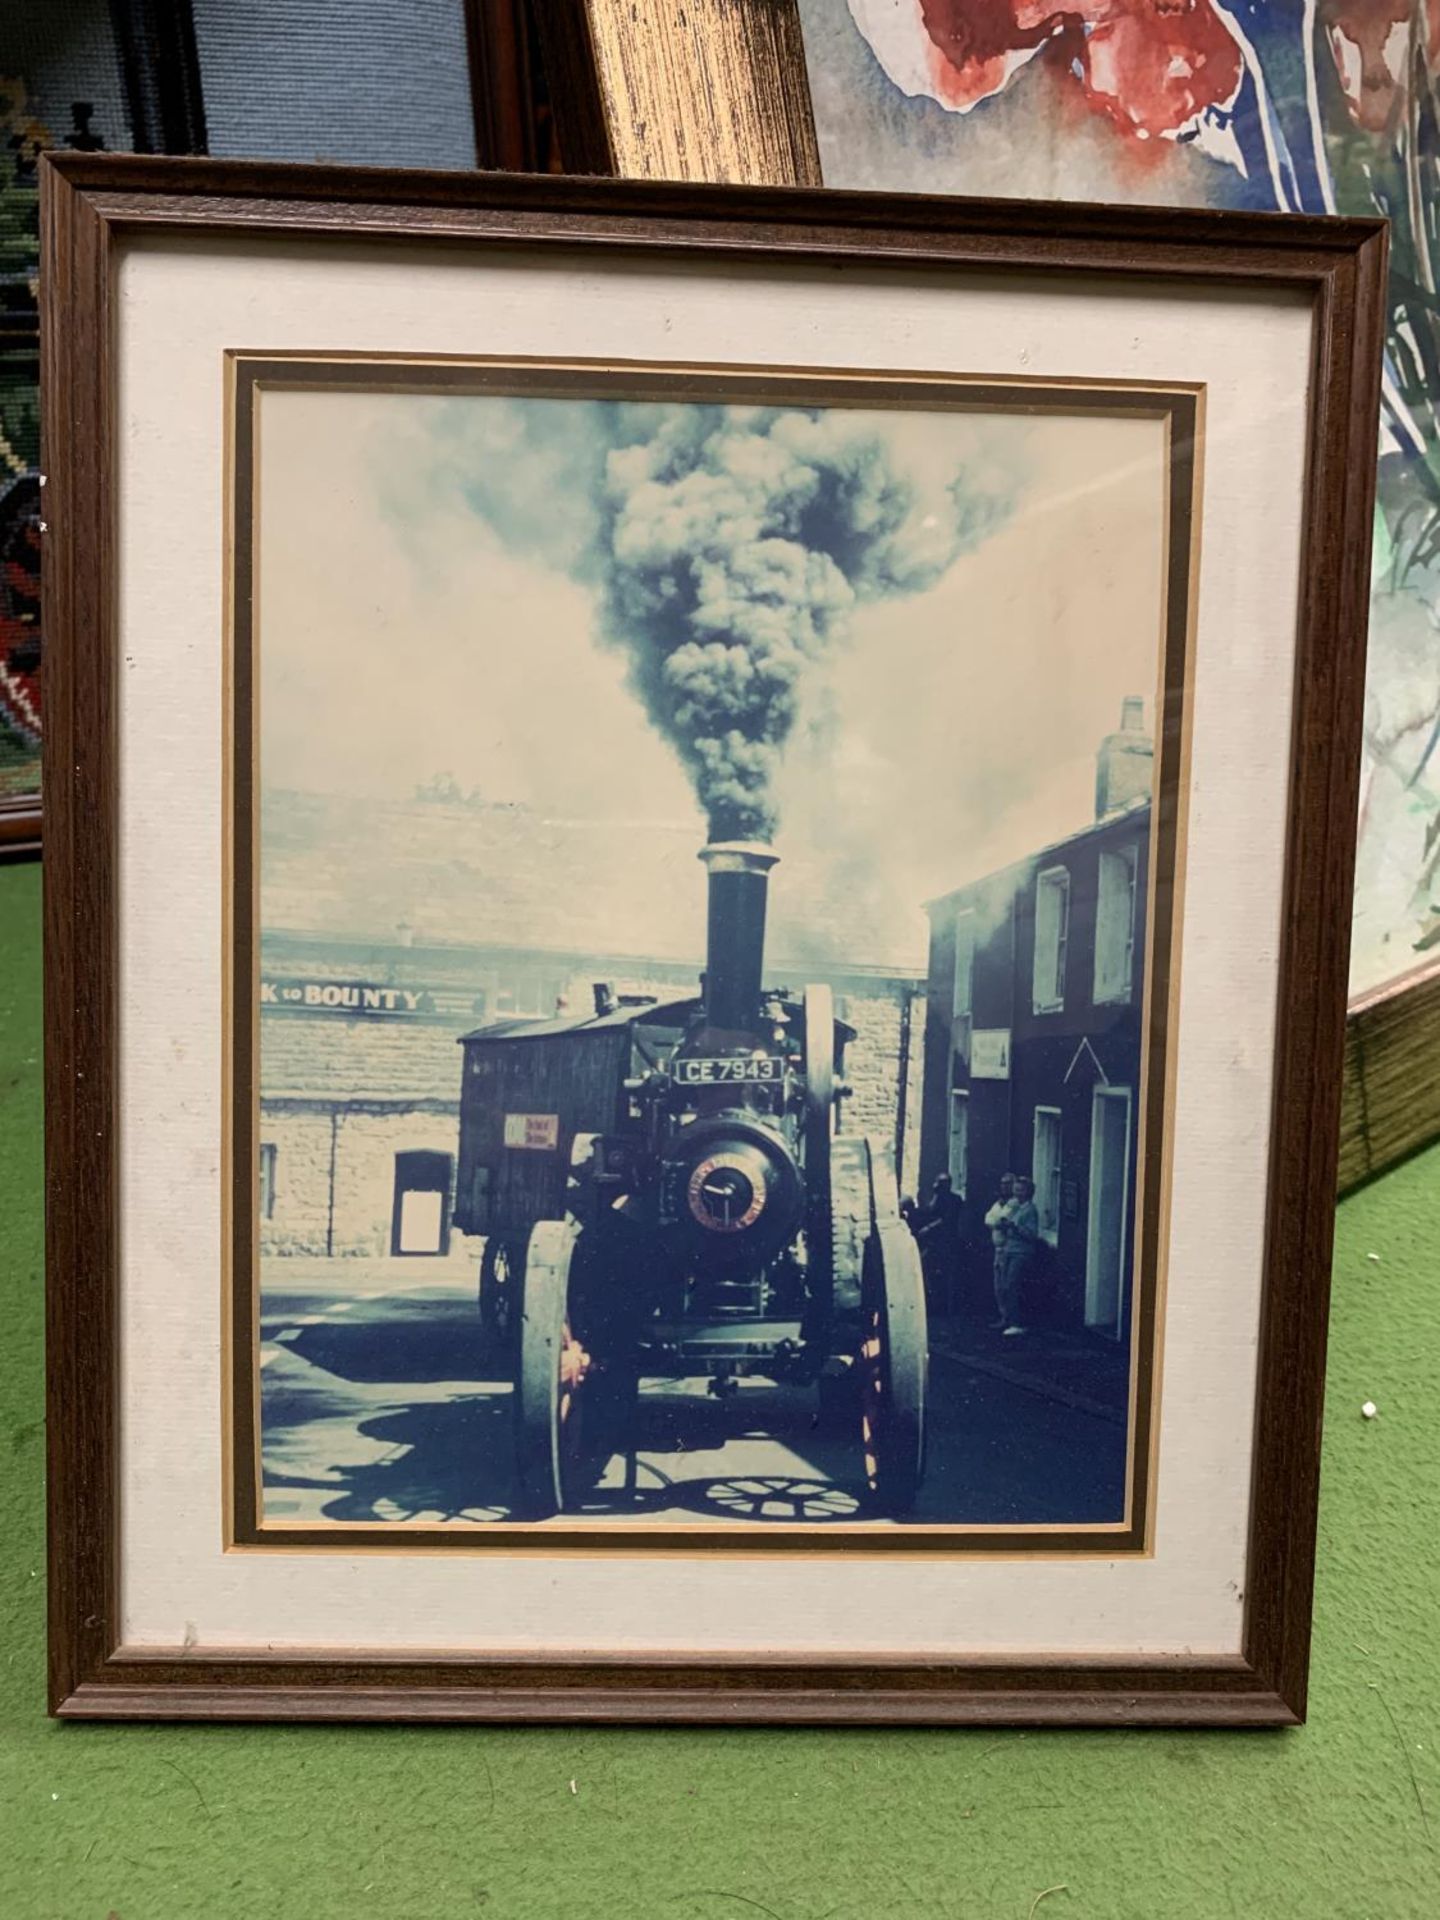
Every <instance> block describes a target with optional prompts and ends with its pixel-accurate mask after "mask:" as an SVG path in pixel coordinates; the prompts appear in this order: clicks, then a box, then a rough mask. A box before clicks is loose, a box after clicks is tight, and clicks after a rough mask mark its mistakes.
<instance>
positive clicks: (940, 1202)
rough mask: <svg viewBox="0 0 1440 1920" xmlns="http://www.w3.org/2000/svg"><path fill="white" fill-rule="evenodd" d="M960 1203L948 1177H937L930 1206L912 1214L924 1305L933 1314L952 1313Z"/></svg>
mask: <svg viewBox="0 0 1440 1920" xmlns="http://www.w3.org/2000/svg"><path fill="white" fill-rule="evenodd" d="M963 1212H964V1203H963V1202H962V1200H961V1198H960V1196H959V1194H958V1193H956V1191H955V1187H954V1183H953V1181H952V1180H951V1178H950V1176H949V1174H948V1173H937V1174H936V1176H935V1184H934V1185H933V1186H932V1187H931V1189H930V1204H929V1205H928V1206H926V1207H923V1208H921V1209H920V1210H919V1211H918V1212H916V1213H914V1214H913V1215H912V1217H911V1220H910V1230H911V1232H912V1233H913V1234H914V1235H915V1238H916V1240H917V1241H918V1242H919V1245H920V1262H921V1265H922V1266H923V1267H924V1269H925V1293H926V1302H927V1305H928V1306H929V1308H930V1311H931V1312H932V1313H935V1314H941V1313H944V1314H950V1313H953V1312H954V1311H955V1291H956V1286H957V1284H958V1281H959V1277H960V1220H961V1215H962V1214H963Z"/></svg>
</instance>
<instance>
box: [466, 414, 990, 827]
mask: <svg viewBox="0 0 1440 1920" xmlns="http://www.w3.org/2000/svg"><path fill="white" fill-rule="evenodd" d="M459 404H460V405H462V406H463V405H464V404H465V403H463V402H462V403H459ZM489 404H490V405H491V406H492V407H494V406H497V405H501V406H505V407H507V409H508V411H507V413H506V414H505V415H504V416H503V417H502V419H500V420H499V421H494V420H492V422H491V423H490V426H489V429H488V430H487V432H486V434H485V439H486V442H487V454H488V457H487V459H486V460H485V462H484V464H483V466H480V467H478V468H477V467H471V468H470V471H469V472H468V473H467V474H466V475H465V478H464V480H463V482H462V483H461V484H462V485H463V489H464V491H465V493H466V494H467V497H468V498H469V500H470V502H471V504H472V506H474V507H475V508H476V509H477V511H479V512H480V513H482V514H483V515H484V516H485V517H486V518H487V519H489V520H490V521H491V522H492V524H494V525H495V527H496V529H497V531H499V532H500V533H501V534H502V536H503V537H504V538H505V539H506V540H507V542H510V543H514V544H524V545H526V546H529V547H531V548H532V549H540V550H542V551H545V552H547V553H548V554H549V556H550V557H551V558H552V559H554V560H559V561H562V562H563V563H564V564H565V565H566V566H567V567H568V568H569V569H570V570H571V571H573V572H574V573H576V574H577V575H579V576H581V577H583V578H585V579H588V580H589V581H591V582H592V583H593V584H594V586H595V588H596V589H597V592H598V595H599V599H600V608H601V623H602V629H603V633H604V637H605V639H606V640H607V641H608V642H609V643H610V644H612V645H614V646H616V647H618V648H620V649H621V650H622V651H623V652H624V653H625V655H626V656H627V658H628V660H629V663H630V678H631V683H632V685H633V686H634V688H635V690H636V692H637V693H638V694H639V696H640V698H641V699H642V700H643V701H644V703H645V707H646V710H647V711H648V713H649V714H650V717H651V718H652V720H653V721H654V723H655V725H656V726H657V727H658V728H659V729H660V731H661V732H662V733H663V734H664V736H665V738H666V739H667V740H668V741H670V743H671V744H672V746H673V747H674V749H675V751H676V753H677V754H678V755H679V757H680V759H681V761H682V763H683V764H684V766H685V768H686V770H687V771H688V773H689V775H690V777H691V779H692V781H693V783H694V786H695V791H696V794H697V796H698V798H699V800H700V803H701V805H702V806H703V808H704V809H705V812H706V815H707V817H708V820H709V827H710V833H711V836H712V838H715V839H767V840H768V839H769V838H771V837H772V835H773V833H774V831H775V827H776V817H775V810H774V800H773V787H774V776H775V773H776V771H777V769H778V766H779V763H780V760H781V756H782V754H783V752H784V748H785V744H786V741H787V740H788V738H789V736H790V733H791V730H792V728H793V726H794V723H795V719H796V714H797V711H798V704H799V693H800V688H801V684H802V680H803V678H804V676H805V674H806V673H807V672H808V671H809V670H811V669H812V668H813V667H814V666H815V664H816V663H817V662H819V661H822V660H823V659H824V658H825V657H826V656H827V655H829V654H830V653H831V652H832V651H833V649H834V648H835V647H836V645H837V644H838V643H839V642H840V641H841V640H842V638H843V636H844V634H845V631H846V628H847V625H848V623H849V620H850V617H851V615H852V613H853V611H854V609H855V607H856V606H857V605H858V604H860V603H863V602H866V601H874V600H881V599H887V598H890V597H893V596H898V595H904V594H913V593H917V592H921V591H923V590H924V589H926V588H927V587H930V586H932V585H933V584H934V583H935V582H936V581H937V580H938V579H939V578H940V576H941V575H942V574H943V573H944V572H945V570H946V569H947V568H948V567H949V566H950V565H951V563H952V562H953V561H954V560H955V559H956V558H957V557H958V556H959V555H960V554H962V553H964V552H965V551H966V550H967V549H969V548H972V547H974V546H975V545H977V544H978V543H979V541H980V540H981V539H983V538H984V537H985V536H986V535H987V534H988V533H990V532H991V531H993V530H994V529H995V528H996V527H997V526H998V525H999V524H1000V522H1001V521H1003V520H1004V519H1005V517H1006V516H1007V515H1008V513H1009V510H1010V505H1011V493H1012V488H1011V484H1010V481H1009V479H1008V477H1007V476H1006V475H1005V474H1004V473H1003V472H999V471H997V470H996V468H995V466H994V465H993V463H988V462H986V461H985V460H984V459H982V458H980V457H979V456H978V454H977V448H976V441H975V437H974V432H973V426H972V423H971V422H969V421H967V420H966V419H964V418H963V417H961V416H956V415H945V416H940V415H935V414H929V415H914V414H911V415H906V416H896V418H895V419H894V420H892V419H890V417H888V416H887V417H885V418H884V419H882V418H881V417H879V416H876V415H874V414H866V413H862V412H859V411H851V410H846V409H841V408H834V409H810V408H797V407H744V406H715V405H699V404H675V403H670V402H654V403H650V402H623V403H601V402H566V401H546V400H531V401H517V402H509V403H489ZM496 429H498V432H497V431H496ZM947 447H949V448H952V449H953V452H952V453H951V457H950V459H949V461H948V463H947V461H946V459H945V458H944V457H943V450H944V449H946V448H947ZM901 448H904V449H906V450H908V455H909V457H908V458H907V457H906V454H905V453H904V452H902V451H900V449H901ZM472 451H473V449H472Z"/></svg>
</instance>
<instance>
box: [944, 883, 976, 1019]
mask: <svg viewBox="0 0 1440 1920" xmlns="http://www.w3.org/2000/svg"><path fill="white" fill-rule="evenodd" d="M974 978H975V915H974V914H973V913H972V912H971V911H970V909H969V908H968V907H967V908H966V909H965V911H964V912H963V913H957V914H956V916H955V987H954V992H953V994H952V996H951V1001H950V1011H951V1013H952V1014H953V1015H954V1017H955V1018H956V1019H957V1020H968V1019H969V1017H970V990H971V987H972V984H973V982H974Z"/></svg>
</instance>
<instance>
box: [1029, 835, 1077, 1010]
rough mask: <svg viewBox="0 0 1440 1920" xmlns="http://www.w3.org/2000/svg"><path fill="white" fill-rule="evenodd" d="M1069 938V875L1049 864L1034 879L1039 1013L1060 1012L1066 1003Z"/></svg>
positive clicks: (1035, 990)
mask: <svg viewBox="0 0 1440 1920" xmlns="http://www.w3.org/2000/svg"><path fill="white" fill-rule="evenodd" d="M1069 938H1070V875H1069V872H1068V870H1067V869H1066V868H1064V867H1047V868H1046V869H1045V871H1044V872H1043V873H1042V874H1039V875H1037V877H1036V880H1035V977H1034V1002H1035V1011H1036V1013H1058V1012H1059V1011H1060V1009H1061V1008H1062V1007H1063V1006H1064V1005H1065V950H1066V947H1067V945H1068V943H1069Z"/></svg>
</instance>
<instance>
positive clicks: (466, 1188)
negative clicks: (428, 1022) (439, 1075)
mask: <svg viewBox="0 0 1440 1920" xmlns="http://www.w3.org/2000/svg"><path fill="white" fill-rule="evenodd" d="M462 1045H463V1047H464V1071H463V1077H462V1082H461V1091H460V1164H459V1168H458V1172H457V1178H456V1203H455V1224H456V1226H457V1227H458V1228H459V1229H460V1231H461V1232H462V1233H506V1234H522V1233H528V1232H529V1230H530V1228H531V1227H532V1226H533V1225H534V1223H535V1222H536V1221H537V1220H558V1219H560V1218H561V1217H562V1216H563V1215H564V1212H565V1193H566V1180H567V1177H568V1175H569V1170H570V1149H571V1146H572V1144H573V1142H574V1139H575V1136H576V1134H577V1133H607V1132H611V1131H613V1129H614V1128H615V1126H616V1124H617V1122H618V1120H619V1119H620V1117H621V1102H622V1100H623V1099H624V1089H623V1082H624V1078H625V1073H626V1070H627V1068H628V1064H629V1053H630V1023H629V1022H628V1021H618V1020H617V1021H610V1022H605V1023H603V1024H602V1023H600V1022H592V1023H590V1024H588V1025H581V1024H578V1023H568V1024H564V1025H562V1024H560V1023H558V1022H554V1021H545V1022H535V1023H533V1025H531V1026H529V1027H506V1028H503V1029H501V1030H499V1031H497V1032H490V1031H487V1030H486V1029H484V1028H482V1029H481V1030H480V1031H479V1032H478V1033H473V1034H470V1035H468V1036H467V1037H466V1038H465V1040H464V1041H463V1043H462Z"/></svg>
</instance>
